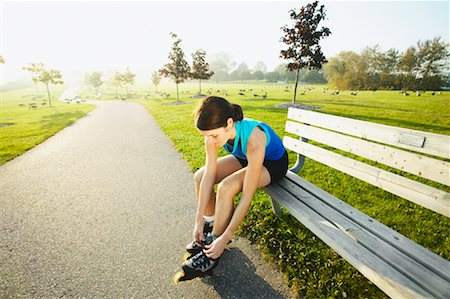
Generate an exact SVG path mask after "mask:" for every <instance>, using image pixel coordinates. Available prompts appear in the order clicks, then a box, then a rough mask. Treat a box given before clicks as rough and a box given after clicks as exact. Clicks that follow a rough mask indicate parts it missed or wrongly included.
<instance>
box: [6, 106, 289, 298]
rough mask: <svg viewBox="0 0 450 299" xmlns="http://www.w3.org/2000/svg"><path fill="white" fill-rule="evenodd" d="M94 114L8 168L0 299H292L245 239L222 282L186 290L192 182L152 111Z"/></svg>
mask: <svg viewBox="0 0 450 299" xmlns="http://www.w3.org/2000/svg"><path fill="white" fill-rule="evenodd" d="M92 103H95V105H97V108H96V109H95V110H93V111H92V112H90V113H89V114H88V115H87V116H86V117H84V118H82V119H80V120H78V121H77V122H75V123H74V124H72V125H71V126H69V127H67V128H66V129H64V130H62V131H61V132H59V133H58V134H56V135H55V136H53V137H51V138H50V139H48V140H47V141H46V142H44V143H42V144H40V145H38V146H37V147H35V148H34V149H32V150H30V151H28V152H27V153H25V154H24V155H22V156H20V157H18V158H16V159H15V160H13V161H11V162H9V163H7V164H5V165H3V166H1V167H0V298H18V297H26V298H61V297H63V298H64V297H77V298H80V297H85V298H285V297H289V296H290V291H289V289H288V288H287V287H286V286H285V283H284V281H283V277H282V274H280V273H279V272H278V271H276V270H275V269H274V268H273V267H272V266H271V265H269V264H267V263H266V262H264V261H262V260H261V259H260V258H259V255H258V253H257V250H256V249H255V248H254V247H253V246H252V245H251V244H249V243H248V242H247V241H246V240H244V239H242V238H238V239H235V241H234V242H233V244H234V245H233V246H232V247H231V249H230V250H229V251H226V252H225V253H224V255H223V258H222V260H221V264H220V265H219V267H218V268H217V269H216V271H215V274H214V276H213V277H211V278H207V279H203V280H199V281H193V282H188V283H181V284H177V285H175V284H174V283H173V282H172V277H173V275H174V274H175V273H176V272H177V271H178V270H179V268H180V265H181V257H182V255H183V254H184V246H185V245H186V244H187V243H188V242H189V241H190V237H191V233H192V224H193V218H194V213H195V208H196V203H195V200H194V187H193V183H192V173H191V172H190V171H189V169H188V168H187V165H186V162H185V161H184V160H182V158H181V156H180V154H179V153H178V152H176V151H175V150H174V148H173V145H172V143H171V142H170V140H169V139H168V138H167V136H166V135H164V133H163V132H162V131H161V130H160V129H159V128H158V126H157V125H156V123H155V121H154V120H153V118H152V117H151V116H150V115H149V114H148V113H147V112H146V110H145V109H144V108H143V107H142V106H141V105H139V104H137V103H126V102H92ZM0 133H1V131H0Z"/></svg>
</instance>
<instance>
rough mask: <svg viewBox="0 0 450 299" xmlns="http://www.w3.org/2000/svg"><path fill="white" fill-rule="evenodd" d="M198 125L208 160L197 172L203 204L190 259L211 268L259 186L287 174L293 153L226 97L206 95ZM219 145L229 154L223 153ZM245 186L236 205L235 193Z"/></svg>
mask: <svg viewBox="0 0 450 299" xmlns="http://www.w3.org/2000/svg"><path fill="white" fill-rule="evenodd" d="M195 125H196V127H197V129H198V130H199V132H200V134H201V135H203V136H204V137H205V150H206V165H205V166H203V167H202V168H200V169H199V170H198V171H197V172H196V173H195V175H194V181H195V191H196V197H197V200H198V206H197V214H196V218H195V227H194V233H193V239H194V241H193V243H192V244H190V245H188V247H187V250H188V251H189V252H191V253H192V254H193V257H192V258H190V259H189V260H188V261H186V262H185V265H187V266H188V267H190V268H191V269H193V270H201V271H202V272H207V271H210V270H212V269H213V268H214V267H215V266H216V265H217V262H218V258H219V257H220V256H221V254H222V253H223V251H224V249H225V246H226V245H227V244H228V243H229V242H230V240H231V238H232V236H233V234H234V232H235V231H236V229H237V228H238V226H239V225H240V224H241V222H242V220H243V219H244V217H245V215H246V214H247V211H248V209H249V207H250V203H251V201H252V199H253V196H254V194H255V192H256V189H257V188H261V187H264V186H267V185H269V184H270V183H273V182H275V181H277V180H279V179H281V178H282V177H284V176H285V174H286V171H287V168H288V157H287V153H286V150H285V148H284V146H283V143H282V141H281V139H280V138H279V137H278V136H277V135H276V134H275V133H274V131H273V130H272V129H271V128H270V127H269V126H268V125H266V124H264V123H262V122H258V121H255V120H251V119H244V116H243V112H242V109H241V107H240V106H239V105H236V104H230V103H229V102H228V101H227V100H225V99H223V98H220V97H213V96H212V97H208V98H206V99H204V100H203V101H202V102H201V103H200V105H199V106H198V107H197V109H196V111H195ZM220 147H223V148H224V149H225V151H227V152H228V153H229V155H227V156H224V157H220V158H218V154H217V153H218V149H219V148H220ZM215 184H218V186H217V193H216V192H215V191H214V185H215ZM241 191H242V196H241V199H240V202H239V204H238V206H237V207H236V209H235V210H234V201H233V199H234V196H235V195H236V194H238V193H240V192H241ZM213 224H214V225H213Z"/></svg>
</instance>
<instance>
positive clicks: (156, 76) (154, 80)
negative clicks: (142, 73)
mask: <svg viewBox="0 0 450 299" xmlns="http://www.w3.org/2000/svg"><path fill="white" fill-rule="evenodd" d="M161 80H162V77H161V76H160V75H159V73H158V71H154V72H153V73H152V83H153V85H154V86H155V92H158V85H159V83H161Z"/></svg>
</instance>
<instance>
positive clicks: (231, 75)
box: [209, 53, 327, 83]
mask: <svg viewBox="0 0 450 299" xmlns="http://www.w3.org/2000/svg"><path fill="white" fill-rule="evenodd" d="M230 57H231V56H230V55H228V54H226V53H220V54H216V55H213V56H212V57H211V58H210V61H209V64H210V66H211V70H212V71H214V75H213V76H212V77H211V80H214V81H216V82H222V81H251V80H255V81H266V82H280V81H281V82H286V83H294V82H295V77H296V72H295V71H289V70H287V68H286V65H287V64H280V65H278V66H277V67H275V69H273V70H272V71H268V70H267V66H266V64H265V63H264V62H262V61H259V62H257V63H256V65H255V66H254V67H253V68H252V69H251V68H250V67H249V66H248V65H247V64H246V63H245V62H243V63H240V64H239V65H237V67H236V63H235V62H234V61H232V60H231V58H230ZM298 79H299V82H308V83H326V82H327V81H326V79H325V77H324V74H323V71H321V70H319V71H317V70H307V69H302V70H300V73H299V78H298Z"/></svg>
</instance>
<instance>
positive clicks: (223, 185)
mask: <svg viewBox="0 0 450 299" xmlns="http://www.w3.org/2000/svg"><path fill="white" fill-rule="evenodd" d="M240 191H241V190H240V184H239V182H237V181H236V180H233V179H230V178H225V179H223V180H222V181H221V182H220V183H219V184H218V185H217V198H218V199H220V198H223V197H226V198H233V197H234V196H235V195H236V194H238V193H239V192H240Z"/></svg>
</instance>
